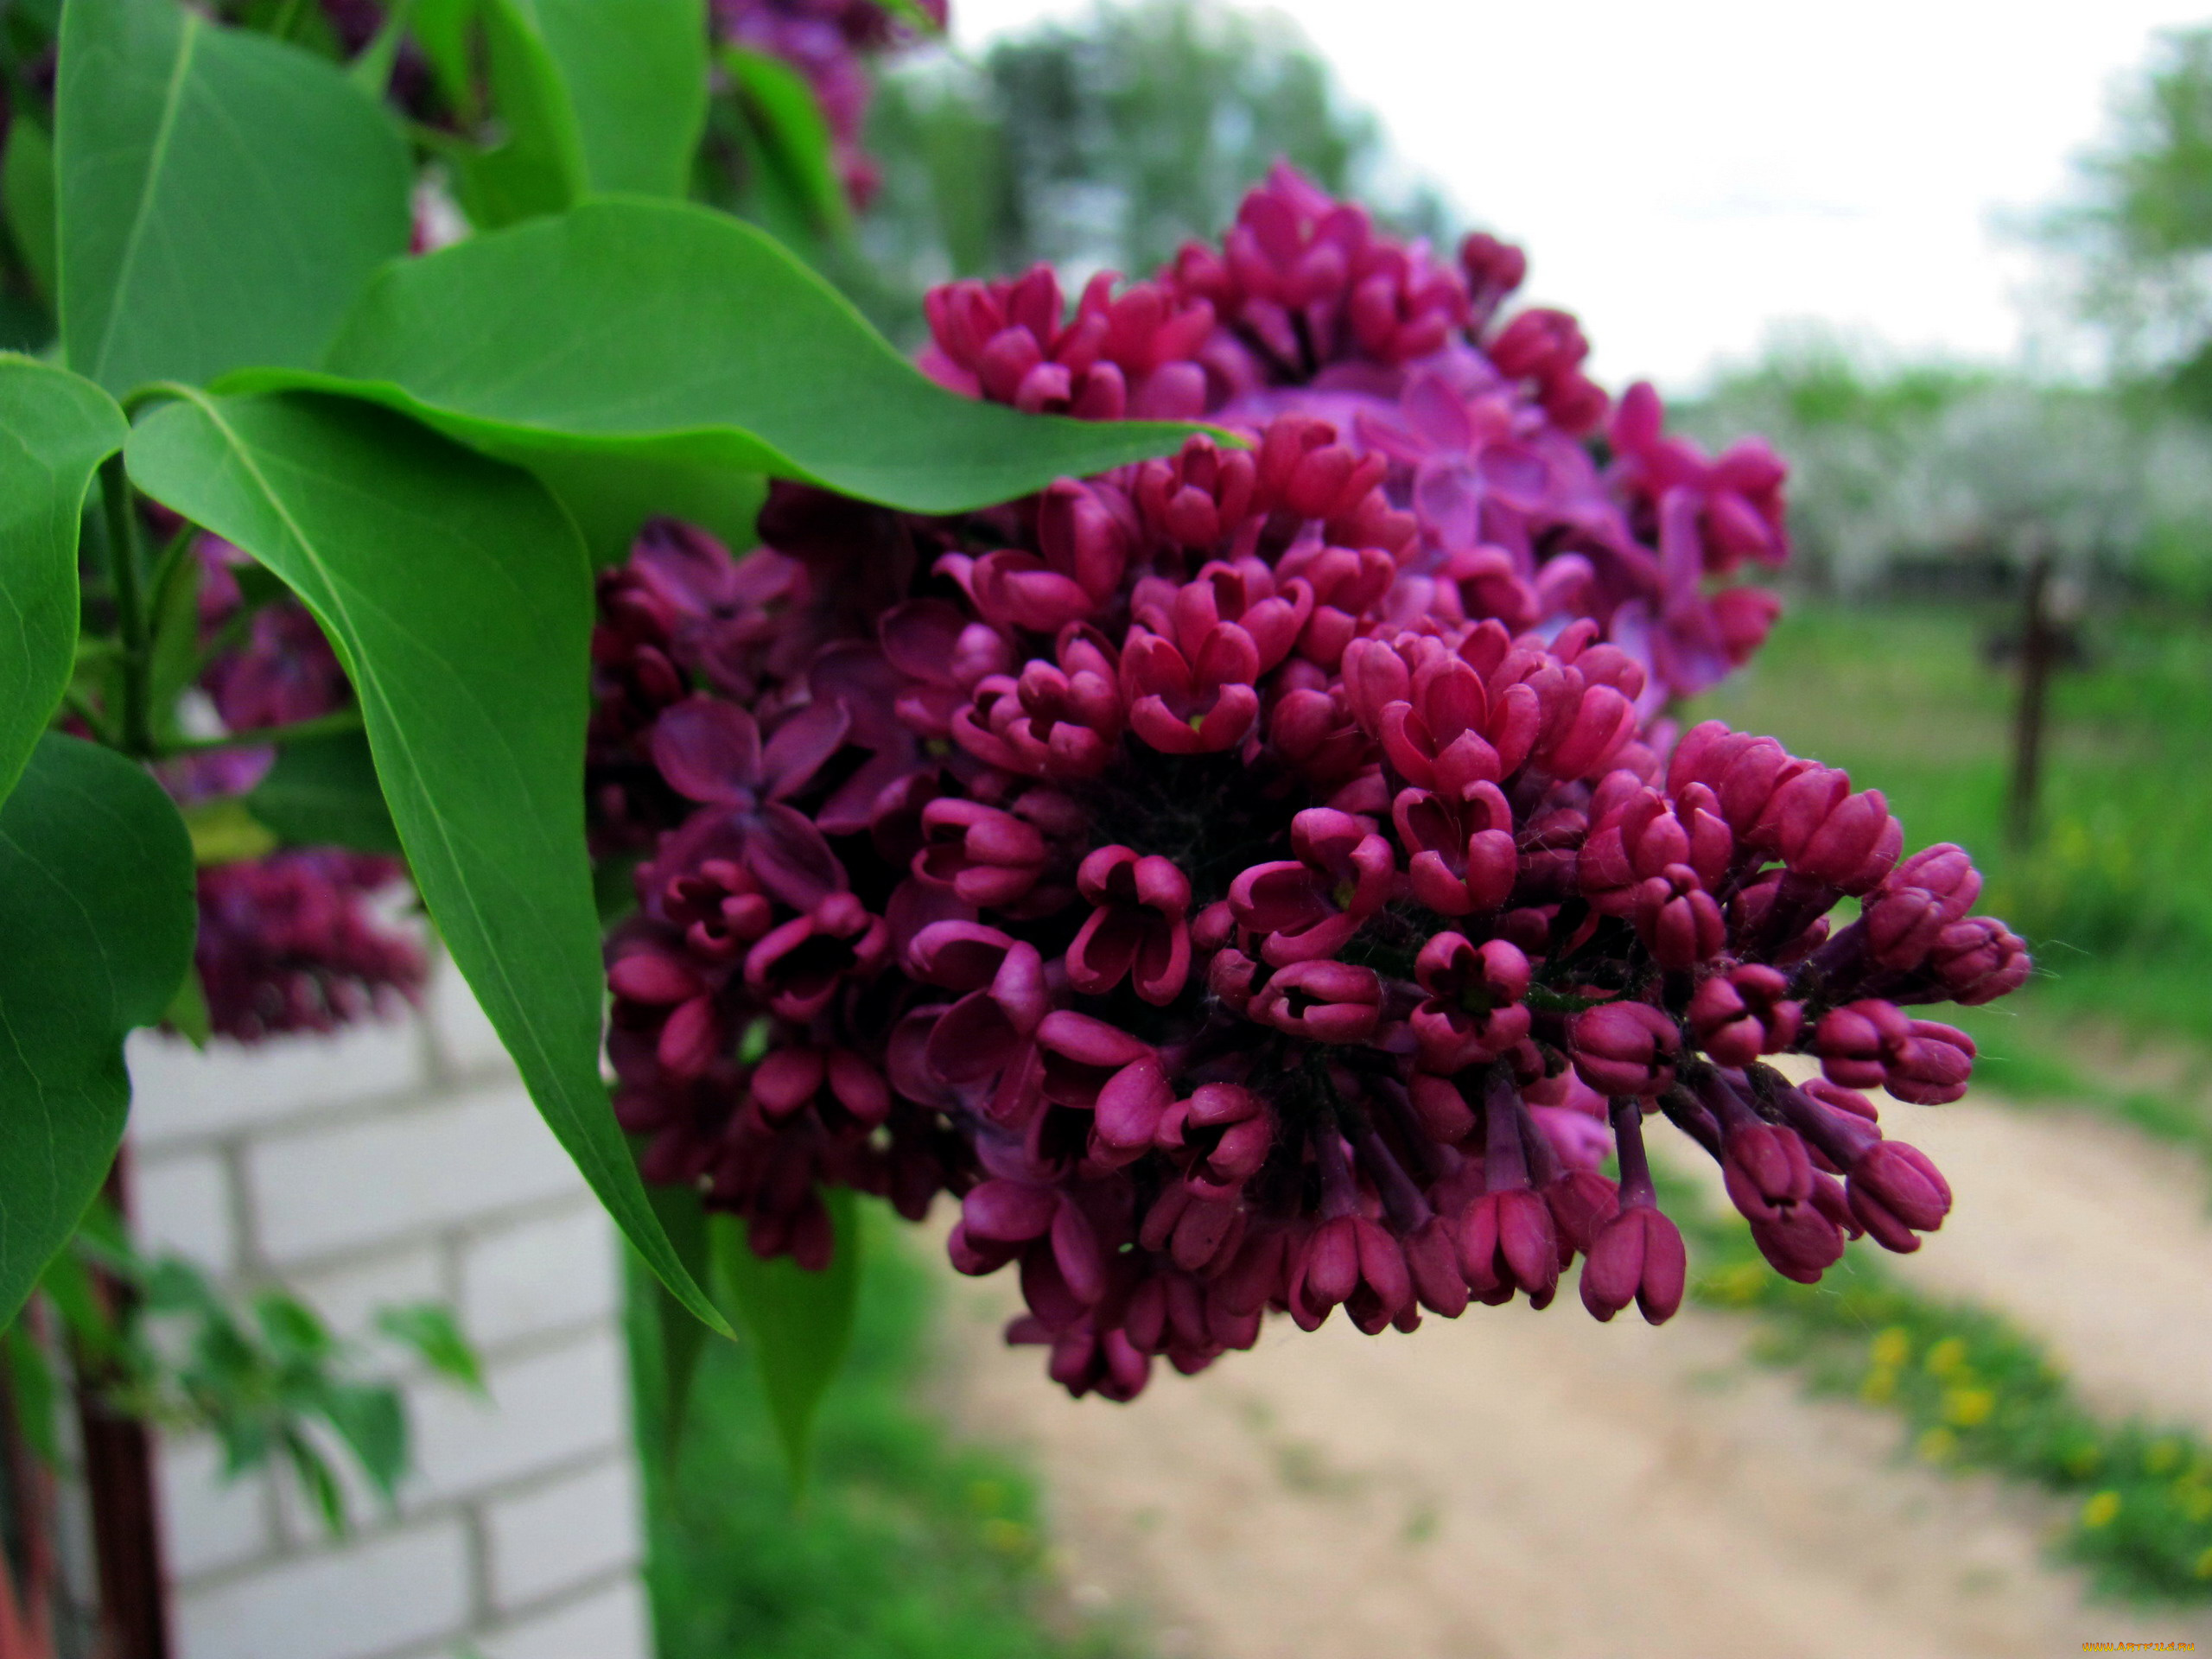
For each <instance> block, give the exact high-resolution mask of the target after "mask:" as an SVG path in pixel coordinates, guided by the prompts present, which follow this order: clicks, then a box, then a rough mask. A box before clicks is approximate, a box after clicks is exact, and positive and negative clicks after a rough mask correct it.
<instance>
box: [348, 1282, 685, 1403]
mask: <svg viewBox="0 0 2212 1659" xmlns="http://www.w3.org/2000/svg"><path fill="white" fill-rule="evenodd" d="M686 1265H687V1266H689V1265H690V1263H689V1262H687V1263H686ZM660 1294H662V1295H664V1296H666V1295H667V1294H668V1293H667V1292H666V1291H665V1290H663V1291H662V1292H661V1293H660ZM669 1300H671V1302H673V1301H674V1300H675V1299H674V1298H673V1297H670V1298H669ZM677 1306H678V1307H681V1306H682V1304H681V1303H677ZM682 1317H683V1323H684V1324H685V1325H689V1326H690V1328H691V1329H692V1330H694V1331H696V1332H699V1339H700V1340H701V1341H702V1342H703V1341H705V1340H706V1327H705V1326H704V1325H701V1324H700V1323H699V1322H698V1320H696V1319H693V1318H692V1317H691V1316H690V1314H689V1313H685V1314H683V1316H682ZM376 1325H377V1329H378V1330H379V1331H381V1332H384V1333H385V1335H386V1336H387V1337H390V1338H391V1339H392V1340H393V1341H394V1342H397V1343H402V1344H405V1345H406V1346H407V1347H408V1348H410V1349H412V1350H413V1351H414V1352H415V1355H416V1357H417V1358H419V1359H421V1360H422V1362H423V1363H424V1364H425V1365H428V1366H429V1368H430V1369H431V1370H434V1371H435V1372H436V1373H437V1374H438V1375H439V1376H442V1377H444V1378H445V1379H447V1381H448V1382H452V1383H459V1384H461V1387H463V1388H465V1389H467V1390H468V1391H469V1392H470V1393H472V1394H474V1395H480V1396H481V1397H483V1398H486V1399H489V1398H490V1397H491V1395H490V1393H489V1391H488V1390H487V1389H486V1387H485V1385H484V1368H483V1366H482V1365H481V1364H480V1363H478V1361H477V1357H476V1350H475V1349H474V1348H473V1347H471V1346H470V1345H469V1342H468V1338H467V1337H465V1336H463V1335H462V1334H461V1326H460V1325H459V1324H458V1323H456V1322H455V1320H454V1316H453V1310H452V1309H451V1308H449V1307H446V1306H442V1304H440V1303H437V1302H411V1303H410V1304H408V1305H407V1306H404V1307H380V1308H378V1310H377V1318H376Z"/></svg>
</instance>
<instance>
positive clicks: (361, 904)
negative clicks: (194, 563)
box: [161, 536, 428, 1043]
mask: <svg viewBox="0 0 2212 1659" xmlns="http://www.w3.org/2000/svg"><path fill="white" fill-rule="evenodd" d="M194 552H195V554H196V556H198V557H199V559H200V563H201V569H202V580H201V586H200V629H201V634H202V638H203V639H205V640H206V641H207V643H208V645H210V646H211V647H212V649H211V651H210V653H209V657H208V661H207V667H206V668H205V670H204V671H202V673H201V676H200V690H201V691H203V692H204V693H205V694H206V695H207V698H208V700H209V702H211V703H212V705H213V710H214V713H215V715H217V717H218V718H219V720H220V721H221V723H222V726H223V728H224V730H225V731H226V732H230V733H250V732H253V731H257V730H259V729H261V728H265V727H272V726H283V725H289V724H291V723H293V722H295V721H303V720H311V719H313V718H315V716H316V715H325V714H329V713H331V712H333V711H334V710H336V709H342V708H344V707H346V705H347V704H348V703H350V702H352V700H353V689H352V687H351V686H349V685H348V684H347V683H346V675H345V671H344V670H342V669H341V668H340V666H339V664H338V658H337V657H336V655H335V654H334V652H332V651H331V649H330V645H329V643H328V642H327V640H326V639H324V638H323V635H322V631H321V629H320V628H318V627H317V626H315V619H314V618H313V617H312V616H310V615H308V613H307V611H306V609H305V608H304V607H302V606H300V605H299V604H298V603H297V602H296V601H292V600H289V599H283V600H277V601H271V602H270V603H269V604H266V605H264V606H262V607H259V608H258V609H257V610H255V611H253V612H252V613H251V616H250V617H248V616H247V615H246V613H245V606H244V600H243V596H242V595H241V594H240V592H239V590H238V582H237V579H236V577H235V576H234V575H232V571H233V569H234V568H235V566H236V564H237V563H239V562H242V560H243V556H242V555H240V554H238V551H237V550H235V549H234V548H232V547H231V546H230V544H229V543H226V542H223V541H220V540H219V539H218V538H216V537H212V536H203V537H200V538H199V540H198V542H197V543H196V544H195V547H194ZM275 760H276V751H275V750H273V749H270V748H258V747H256V748H241V749H226V750H221V751H218V752H216V753H210V754H206V755H200V756H195V757H191V758H188V759H186V760H178V761H172V762H170V763H168V765H167V766H164V767H162V773H161V775H162V782H163V783H164V785H166V786H167V787H168V790H169V791H170V793H172V794H173V795H175V796H176V797H177V798H178V799H180V800H181V801H185V802H188V803H191V802H199V801H206V800H209V799H213V798H221V797H224V796H232V795H238V794H243V793H244V792H245V791H247V790H249V789H251V788H252V787H253V786H254V785H256V784H257V783H259V782H260V781H261V779H263V778H264V776H266V775H267V773H268V771H269V768H270V766H271V765H272V764H273V763H274V761H275ZM405 876H406V871H405V868H404V866H403V865H402V864H401V863H400V862H399V861H398V860H397V859H392V858H384V857H378V856H375V855H370V854H365V853H355V852H350V851H347V850H346V849H342V848H321V847H318V848H300V849H288V850H286V851H283V852H278V853H274V854H271V855H269V856H267V857H265V858H251V859H241V860H238V861H234V862H231V863H226V864H218V865H213V866H210V867H208V868H203V869H202V870H201V871H200V932H199V938H198V943H197V944H196V945H195V946H194V957H193V961H194V967H195V968H196V969H197V970H198V972H199V975H200V986H201V988H202V990H203V992H204V994H205V995H206V997H207V1014H208V1024H209V1027H210V1028H211V1029H213V1031H215V1032H216V1033H219V1034H220V1035H222V1036H225V1037H229V1038H232V1039H236V1040H238V1041H239V1042H245V1043H253V1042H259V1041H261V1040H263V1039H265V1038H268V1037H271V1036H276V1035H278V1034H280V1033H287V1032H298V1031H321V1032H327V1031H334V1030H336V1029H337V1028H338V1027H340V1026H342V1025H346V1024H348V1023H350V1022H352V1021H353V1020H359V1019H361V1018H364V1017H365V1016H366V1015H368V1014H372V1013H374V1012H378V1011H379V1010H381V1009H385V1008H388V1007H391V1006H392V1005H393V1004H394V1003H395V1002H397V1001H400V1000H406V1001H412V1000H413V999H414V998H415V997H416V995H418V994H419V993H420V991H421V989H422V985H423V977H424V976H425V974H426V973H427V971H428V964H427V963H426V961H425V959H424V957H423V951H422V949H421V947H420V946H419V945H418V944H416V941H415V940H414V938H411V937H410V935H409V934H408V933H407V932H406V931H404V929H402V928H401V927H400V926H398V925H396V924H395V922H394V921H393V920H392V919H391V917H390V916H388V915H385V914H382V913H380V906H382V905H383V901H384V900H385V899H388V898H390V897H391V896H392V895H393V894H394V893H395V891H396V890H397V888H398V887H399V885H400V884H401V883H402V882H403V881H404V880H405ZM385 907H386V908H388V906H385Z"/></svg>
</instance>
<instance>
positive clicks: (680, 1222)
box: [646, 1186, 712, 1464]
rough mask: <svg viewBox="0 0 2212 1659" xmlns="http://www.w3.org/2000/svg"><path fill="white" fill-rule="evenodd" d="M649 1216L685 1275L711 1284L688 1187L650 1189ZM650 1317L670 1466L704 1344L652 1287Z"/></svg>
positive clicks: (702, 1334)
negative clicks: (656, 1338)
mask: <svg viewBox="0 0 2212 1659" xmlns="http://www.w3.org/2000/svg"><path fill="white" fill-rule="evenodd" d="M646 1190H647V1192H649V1193H650V1194H651V1195H652V1201H653V1211H654V1213H655V1214H657V1215H658V1216H659V1217H660V1224H661V1225H662V1227H664V1229H666V1230H667V1232H668V1237H669V1242H670V1243H671V1244H673V1245H674V1246H675V1247H676V1253H677V1255H679V1256H680V1257H682V1258H683V1265H684V1266H685V1267H687V1268H690V1270H691V1276H692V1277H693V1278H694V1279H696V1280H697V1281H699V1282H700V1283H701V1284H708V1283H709V1282H711V1280H712V1271H711V1265H710V1264H711V1256H710V1252H709V1248H708V1243H707V1211H706V1206H705V1205H703V1204H702V1203H701V1202H700V1198H699V1194H698V1193H697V1192H696V1191H694V1190H693V1189H692V1188H690V1187H688V1186H654V1187H649V1188H647V1189H646ZM653 1289H654V1294H653V1316H654V1323H655V1326H656V1329H657V1331H658V1336H659V1340H660V1364H659V1367H658V1378H657V1380H658V1383H659V1387H660V1389H661V1412H660V1424H661V1433H662V1435H663V1438H664V1444H663V1446H662V1448H661V1449H662V1451H663V1452H664V1455H665V1456H666V1458H667V1459H668V1460H669V1461H670V1462H671V1464H672V1463H673V1462H674V1460H675V1459H676V1455H677V1450H678V1448H679V1447H680V1446H682V1445H683V1418H684V1414H685V1411H686V1410H687V1408H689V1406H690V1400H691V1384H692V1382H693V1380H694V1379H695V1378H696V1376H698V1372H699V1360H700V1357H701V1355H702V1353H703V1352H704V1351H705V1349H706V1344H707V1337H706V1331H705V1329H704V1328H703V1327H702V1325H700V1323H699V1322H698V1320H696V1319H693V1318H691V1317H690V1315H689V1314H687V1313H685V1312H684V1311H683V1305H682V1304H681V1303H679V1302H678V1301H677V1300H676V1299H675V1298H674V1297H673V1296H671V1295H670V1294H668V1290H667V1288H666V1287H664V1286H662V1285H658V1284H656V1285H655V1286H654V1287H653Z"/></svg>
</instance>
